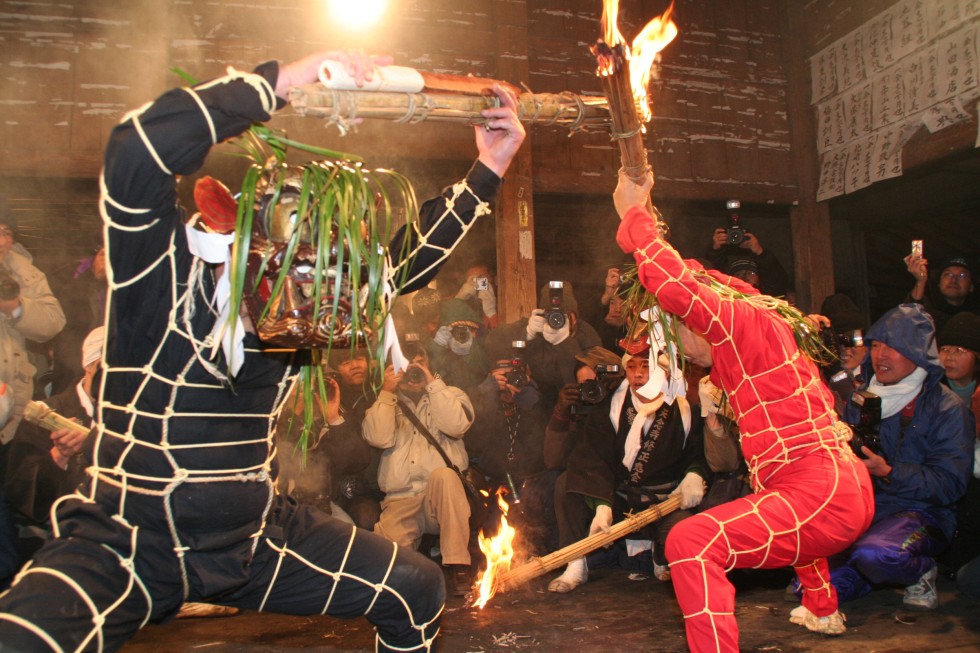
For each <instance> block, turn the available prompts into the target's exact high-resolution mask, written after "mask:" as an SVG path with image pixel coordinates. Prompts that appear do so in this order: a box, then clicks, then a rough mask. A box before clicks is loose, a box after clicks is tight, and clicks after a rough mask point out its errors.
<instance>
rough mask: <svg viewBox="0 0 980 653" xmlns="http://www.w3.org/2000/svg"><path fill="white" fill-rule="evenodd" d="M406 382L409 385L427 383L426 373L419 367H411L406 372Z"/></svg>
mask: <svg viewBox="0 0 980 653" xmlns="http://www.w3.org/2000/svg"><path fill="white" fill-rule="evenodd" d="M405 380H406V381H408V382H409V383H425V372H423V371H422V368H419V367H410V368H408V369H407V370H405Z"/></svg>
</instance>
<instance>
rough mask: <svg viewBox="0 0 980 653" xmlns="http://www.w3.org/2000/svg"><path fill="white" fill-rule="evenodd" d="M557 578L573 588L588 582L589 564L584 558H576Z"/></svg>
mask: <svg viewBox="0 0 980 653" xmlns="http://www.w3.org/2000/svg"><path fill="white" fill-rule="evenodd" d="M559 578H560V579H561V580H563V581H565V582H566V583H568V584H569V585H572V586H573V587H574V586H576V585H581V584H582V583H584V582H585V581H587V580H589V564H588V563H587V562H586V561H585V558H577V559H575V560H572V561H571V562H569V563H568V566H567V567H565V571H563V572H562V574H561V576H559Z"/></svg>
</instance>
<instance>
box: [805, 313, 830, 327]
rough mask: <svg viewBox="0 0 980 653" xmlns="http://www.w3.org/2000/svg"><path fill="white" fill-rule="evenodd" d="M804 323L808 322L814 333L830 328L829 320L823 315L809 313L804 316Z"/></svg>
mask: <svg viewBox="0 0 980 653" xmlns="http://www.w3.org/2000/svg"><path fill="white" fill-rule="evenodd" d="M806 321H807V322H809V323H810V324H811V325H812V326H813V328H814V330H815V331H820V330H821V329H829V328H830V327H831V324H830V318H829V317H827V316H825V315H820V314H818V313H810V314H809V315H807V316H806Z"/></svg>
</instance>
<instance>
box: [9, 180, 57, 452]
mask: <svg viewBox="0 0 980 653" xmlns="http://www.w3.org/2000/svg"><path fill="white" fill-rule="evenodd" d="M32 260H33V257H32V256H31V255H30V253H29V252H28V251H27V250H26V249H24V247H23V246H22V245H21V244H20V243H18V242H17V221H16V218H15V217H14V215H13V214H12V213H11V212H10V210H9V208H8V207H7V203H6V201H5V200H4V198H0V379H3V380H4V381H6V383H7V385H8V387H9V389H10V390H11V391H12V392H13V397H14V412H13V414H12V415H11V416H10V419H9V420H8V421H7V423H6V424H5V425H4V426H3V428H2V429H0V444H6V443H7V442H9V441H10V440H11V438H13V437H14V432H15V431H16V430H17V426H18V425H19V424H20V420H21V417H22V416H23V414H24V406H26V405H27V402H29V401H30V400H31V399H33V398H34V377H35V374H36V373H37V369H36V368H35V367H34V365H33V364H32V363H31V361H30V359H29V357H28V352H27V341H29V340H30V341H33V342H38V343H43V342H47V341H49V340H51V339H52V338H54V337H55V336H56V335H58V334H59V333H60V332H61V330H62V329H63V328H64V327H65V314H64V312H63V311H62V309H61V304H59V303H58V300H57V299H56V298H55V296H54V295H53V294H52V293H51V288H50V287H49V286H48V279H47V277H45V276H44V273H43V272H41V271H40V270H38V269H37V268H36V267H34V265H33V263H32V262H31V261H32Z"/></svg>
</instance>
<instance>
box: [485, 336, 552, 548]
mask: <svg viewBox="0 0 980 653" xmlns="http://www.w3.org/2000/svg"><path fill="white" fill-rule="evenodd" d="M519 344H523V343H521V342H520V341H517V342H515V343H512V346H511V351H510V352H507V351H499V352H496V354H497V355H496V359H497V362H496V364H495V366H494V367H493V369H491V370H490V373H489V374H488V375H487V377H486V380H484V382H483V383H481V384H480V385H479V386H478V387H477V388H476V390H475V391H474V393H473V404H474V407H475V409H476V422H475V423H474V425H473V428H472V429H471V430H470V433H468V434H467V436H466V447H467V450H468V451H469V452H470V455H471V458H472V462H473V463H474V464H475V465H476V466H477V467H478V468H479V470H480V472H481V473H482V474H484V475H485V477H486V479H487V481H488V482H489V484H490V487H491V488H498V487H501V486H503V487H505V488H507V489H508V492H509V494H508V495H507V497H506V498H507V501H508V502H509V503H510V506H511V511H510V513H509V519H510V520H511V522H512V523H514V522H515V521H518V520H519V523H520V527H518V529H517V530H518V533H519V537H520V538H521V540H522V543H521V546H523V547H524V548H525V550H527V551H528V552H532V553H533V554H534V555H543V554H545V553H548V552H550V551H553V550H555V549H556V548H557V544H558V525H557V523H556V522H555V504H554V493H555V479H556V478H557V476H558V473H557V472H555V471H553V470H549V469H548V468H547V467H546V466H545V464H544V437H545V425H546V424H547V421H548V414H549V405H548V402H546V401H545V400H544V399H543V398H542V397H541V394H540V393H539V391H538V384H537V382H536V381H535V379H534V374H533V373H532V372H531V370H530V369H529V368H528V367H527V365H526V364H525V363H524V361H523V359H522V354H523V352H522V348H521V347H519V346H514V345H519ZM508 354H509V355H508Z"/></svg>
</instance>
